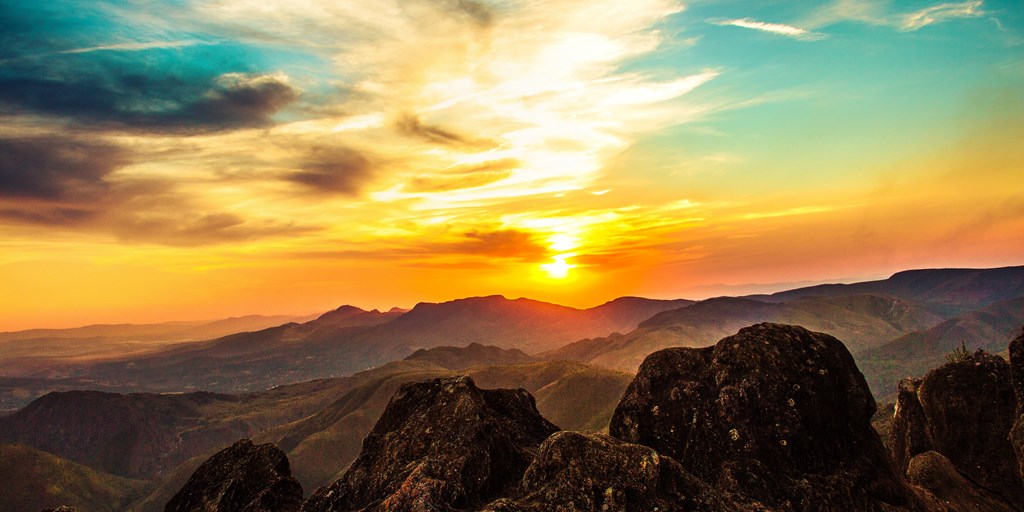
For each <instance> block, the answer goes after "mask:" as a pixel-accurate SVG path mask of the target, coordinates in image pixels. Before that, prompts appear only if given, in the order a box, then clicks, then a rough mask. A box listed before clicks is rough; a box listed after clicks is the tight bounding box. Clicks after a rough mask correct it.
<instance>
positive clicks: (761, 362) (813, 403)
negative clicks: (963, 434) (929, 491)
mask: <svg viewBox="0 0 1024 512" xmlns="http://www.w3.org/2000/svg"><path fill="white" fill-rule="evenodd" d="M875 410H876V406H875V400H874V398H873V397H872V395H871V392H870V390H869V389H868V386H867V383H866V382H865V381H864V377H863V375H861V373H860V371H859V370H858V369H857V366H856V365H855V364H854V361H853V357H852V356H851V355H850V353H849V351H847V349H846V347H845V346H844V345H843V344H842V342H840V341H839V340H837V339H836V338H834V337H832V336H829V335H827V334H822V333H815V332H810V331H808V330H806V329H804V328H802V327H797V326H788V325H778V324H767V323H764V324H758V325H754V326H751V327H747V328H744V329H741V330H740V331H739V333H737V334H736V335H733V336H730V337H727V338H724V339H722V340H721V341H719V342H718V343H717V344H716V345H714V346H713V347H707V348H672V349H666V350H661V351H659V352H655V353H653V354H651V355H649V356H648V357H647V359H646V360H645V361H644V363H643V364H642V365H641V367H640V370H639V372H638V373H637V376H636V379H635V380H634V381H633V383H632V384H630V386H629V388H628V389H627V390H626V393H625V396H623V398H622V400H621V401H620V403H619V405H618V407H617V408H616V410H615V413H614V415H613V417H612V422H611V426H610V433H611V435H612V436H614V437H617V438H619V439H622V440H624V441H627V442H630V443H636V444H642V445H645V446H649V447H651V448H654V449H655V450H657V451H658V453H660V454H662V455H667V456H669V457H671V458H673V459H676V460H678V461H679V463H680V464H681V465H682V466H683V468H684V469H685V470H686V471H688V472H690V473H691V474H693V475H694V476H696V477H698V478H700V479H702V480H704V481H705V482H707V483H709V484H710V485H712V486H713V487H714V488H716V489H717V490H718V491H719V492H723V493H727V494H736V495H745V496H747V497H748V498H750V499H752V500H756V501H758V502H761V503H764V504H765V505H767V506H768V507H769V508H771V509H773V510H780V511H783V510H892V509H895V508H915V507H918V505H917V499H916V497H915V496H914V494H913V493H912V492H911V490H910V489H909V488H908V487H907V486H906V485H905V484H904V483H903V482H902V480H901V479H900V478H899V477H898V476H897V474H896V473H895V472H894V471H893V468H892V466H891V464H890V462H889V459H888V456H887V454H886V451H885V448H884V447H883V445H882V441H881V439H880V438H879V436H878V434H877V433H876V432H875V431H874V429H872V427H871V424H870V422H871V417H872V415H873V414H874V413H875Z"/></svg>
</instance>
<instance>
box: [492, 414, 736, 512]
mask: <svg viewBox="0 0 1024 512" xmlns="http://www.w3.org/2000/svg"><path fill="white" fill-rule="evenodd" d="M520 496H521V497H519V498H518V499H515V500H513V499H507V498H506V499H501V500H498V501H496V502H494V503H492V504H490V505H489V506H488V507H487V508H485V509H484V511H485V512H518V511H522V512H527V511H532V512H546V511H555V510H565V511H570V510H571V511H606V512H619V511H621V512H625V511H627V510H628V511H650V510H660V511H673V510H678V511H683V510H686V511H694V512H697V511H706V512H725V511H738V510H740V508H739V506H738V505H736V504H735V503H733V502H732V501H730V500H729V499H728V498H726V497H724V496H722V495H720V494H719V493H717V492H716V491H715V490H714V489H712V488H711V486H709V485H707V484H706V483H704V482H702V481H701V480H700V479H698V478H696V477H694V476H692V475H690V474H688V473H687V472H686V471H685V470H683V468H682V466H680V465H679V463H678V462H676V461H675V460H672V459H671V458H670V457H666V456H664V455H659V454H658V453H657V452H656V451H654V450H653V449H651V448H648V447H646V446H641V445H638V444H631V443H626V442H623V441H620V440H618V439H615V438H613V437H609V436H607V435H604V434H596V433H581V432H558V433H556V434H554V435H552V436H551V437H549V438H548V439H547V440H546V441H544V444H542V445H541V446H540V451H539V453H538V454H537V458H536V459H535V460H534V461H533V464H531V465H530V467H529V469H527V470H526V474H525V475H524V476H523V483H522V486H521V489H520ZM743 510H753V509H743Z"/></svg>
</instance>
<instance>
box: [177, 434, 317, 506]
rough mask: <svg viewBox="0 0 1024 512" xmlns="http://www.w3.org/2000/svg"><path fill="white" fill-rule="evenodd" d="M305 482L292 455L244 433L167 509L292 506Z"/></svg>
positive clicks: (199, 472) (205, 466)
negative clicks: (296, 473)
mask: <svg viewBox="0 0 1024 512" xmlns="http://www.w3.org/2000/svg"><path fill="white" fill-rule="evenodd" d="M301 505H302V486H301V485H300V484H299V482H298V481H297V480H295V479H294V478H292V476H291V470H290V469H289V466H288V457H287V456H285V454H284V452H282V451H281V450H279V449H278V448H277V447H276V446H274V445H272V444H260V445H255V444H253V443H252V441H250V440H248V439H242V440H241V441H238V442H236V443H235V444H233V445H231V446H230V447H228V448H225V449H224V450H221V451H220V452H217V453H216V454H215V455H214V456H213V457H210V458H209V459H208V460H206V462H203V463H202V464H201V465H200V466H199V468H198V469H196V471H195V473H193V474H192V477H191V478H189V479H188V482H187V483H186V484H185V486H184V487H182V488H181V490H180V491H178V493H177V494H175V495H174V497H173V498H171V500H170V501H169V502H167V506H166V507H164V511H165V512H292V511H296V510H298V509H299V507H300V506H301Z"/></svg>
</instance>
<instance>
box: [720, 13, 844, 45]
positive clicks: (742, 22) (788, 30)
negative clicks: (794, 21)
mask: <svg viewBox="0 0 1024 512" xmlns="http://www.w3.org/2000/svg"><path fill="white" fill-rule="evenodd" d="M711 23H713V24H715V25H722V26H733V27H741V28H748V29H751V30H758V31H761V32H768V33H769V34H775V35H780V36H786V37H790V38H793V39H799V40H801V41H820V40H822V39H825V38H827V37H828V34H823V33H821V32H812V31H810V30H807V29H803V28H799V27H794V26H791V25H784V24H782V23H768V22H764V21H758V20H755V19H752V18H737V19H731V20H716V21H711Z"/></svg>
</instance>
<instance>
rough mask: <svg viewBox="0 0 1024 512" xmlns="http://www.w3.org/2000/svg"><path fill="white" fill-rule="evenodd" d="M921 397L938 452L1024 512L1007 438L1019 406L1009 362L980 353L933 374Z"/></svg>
mask: <svg viewBox="0 0 1024 512" xmlns="http://www.w3.org/2000/svg"><path fill="white" fill-rule="evenodd" d="M917 395H918V397H919V399H920V403H921V407H922V409H923V411H924V416H925V418H926V422H927V431H928V435H929V437H930V438H931V441H932V444H933V448H934V450H935V451H937V452H939V453H941V454H942V455H944V456H945V457H946V458H947V459H949V461H950V462H951V463H952V464H953V466H955V467H956V468H957V470H959V471H960V472H961V473H963V474H964V475H965V476H966V477H967V478H968V479H970V480H971V481H972V482H974V483H976V484H977V485H979V486H981V487H982V488H984V489H986V490H988V491H990V492H992V493H994V494H996V495H998V496H1001V497H1002V498H1004V499H1006V500H1007V501H1009V502H1010V503H1012V504H1014V505H1015V506H1017V507H1018V508H1024V481H1022V480H1021V474H1020V467H1019V465H1018V462H1017V457H1016V455H1015V453H1014V448H1013V445H1012V444H1011V442H1010V440H1009V437H1008V436H1009V433H1010V429H1011V427H1012V426H1013V422H1014V418H1015V416H1016V415H1015V409H1016V405H1017V404H1016V399H1015V398H1014V393H1013V386H1012V383H1011V379H1010V365H1009V364H1008V363H1007V362H1006V360H1004V359H1003V358H1002V357H999V356H995V355H992V354H988V353H986V352H984V351H980V350H979V351H978V352H975V353H974V354H972V355H970V356H968V357H966V358H965V359H963V360H959V361H956V362H951V363H947V364H945V365H943V366H940V367H939V368H936V369H934V370H932V371H930V372H928V374H927V375H926V376H925V378H924V380H923V381H922V382H921V385H920V389H919V390H918V393H917Z"/></svg>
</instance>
